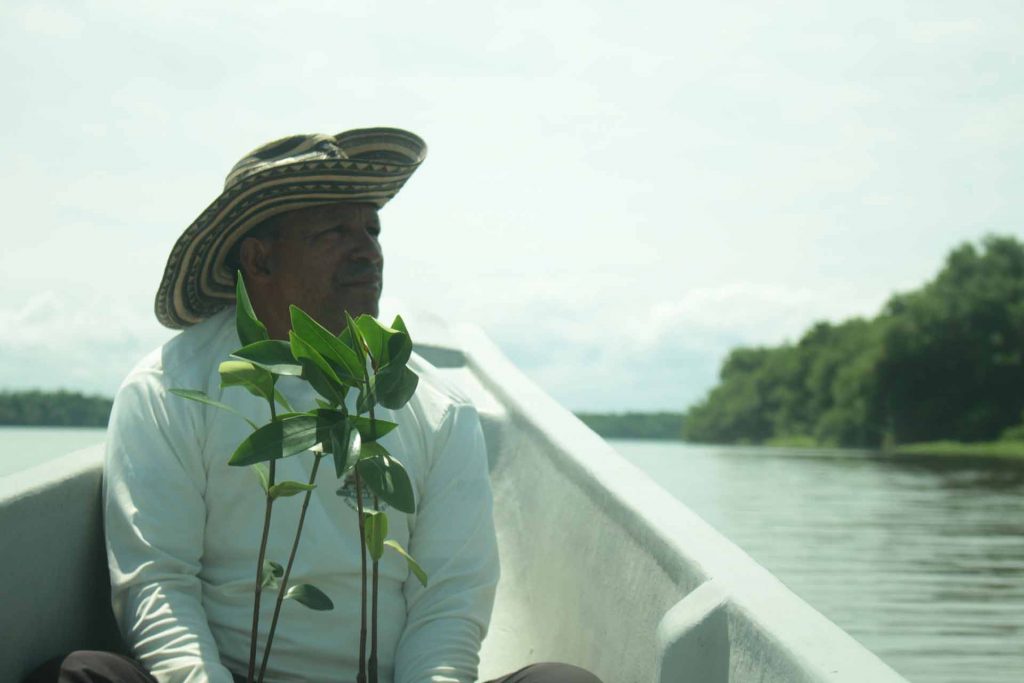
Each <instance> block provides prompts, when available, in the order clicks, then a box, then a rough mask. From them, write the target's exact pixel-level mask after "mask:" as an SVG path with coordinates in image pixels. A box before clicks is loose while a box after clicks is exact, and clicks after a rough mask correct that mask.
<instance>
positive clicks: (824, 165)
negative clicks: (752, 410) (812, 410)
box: [0, 0, 1024, 411]
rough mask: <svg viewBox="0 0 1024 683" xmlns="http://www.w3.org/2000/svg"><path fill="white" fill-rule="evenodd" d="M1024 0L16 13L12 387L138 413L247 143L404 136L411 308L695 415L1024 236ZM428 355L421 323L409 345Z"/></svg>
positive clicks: (394, 291)
mask: <svg viewBox="0 0 1024 683" xmlns="http://www.w3.org/2000/svg"><path fill="white" fill-rule="evenodd" d="M1022 26H1024V5H1022V4H1021V3H1019V2H1016V1H1014V2H970V3H968V2H961V1H958V2H937V1H935V0H927V1H919V2H894V1H892V0H885V1H862V2H856V3H854V2H821V1H817V2H785V3H782V2H780V3H769V2H764V1H763V0H758V1H756V2H714V3H709V2H699V3H696V2H679V1H671V2H659V3H652V2H630V3H626V2H604V1H600V0H598V1H595V0H587V1H586V2H539V3H533V2H529V1H524V0H516V1H515V2H479V1H467V2H458V3H456V2H426V1H423V0H420V1H418V2H415V3H395V2H390V3H381V2H348V1H347V2H330V3H301V2H289V3H282V2H263V1H261V0H256V1H254V0H246V1H245V2H217V3H213V4H212V6H211V3H208V2H206V1H204V2H191V1H178V2H174V3H168V2H160V3H157V2H140V1H138V0H135V1H133V2H84V1H83V2H73V3H72V2H43V1H39V0H33V1H32V2H20V1H18V0H6V1H5V2H4V3H3V5H2V8H0V76H2V83H3V101H4V103H5V104H4V106H3V107H2V108H0V131H2V132H0V152H2V159H3V160H4V162H5V163H4V164H3V166H2V167H0V174H2V179H3V205H4V209H5V212H4V216H3V219H2V223H0V273H2V280H0V295H2V296H0V388H26V387H43V388H57V387H68V388H73V389H79V390H85V391H89V392H99V393H103V394H107V395H112V394H113V392H114V391H115V390H116V388H117V385H118V384H119V382H120V380H121V378H122V377H123V376H124V374H125V373H126V372H127V371H128V369H130V367H131V366H132V365H133V364H134V362H135V361H136V360H137V359H138V358H139V357H141V356H142V355H143V354H144V353H145V352H146V351H148V350H149V349H151V348H154V347H156V346H158V345H159V344H161V343H162V342H163V341H165V340H166V339H168V338H169V337H170V336H171V334H173V333H172V332H171V331H169V330H165V329H164V328H162V327H160V325H159V324H158V323H157V322H156V320H155V318H154V316H153V313H152V310H153V296H154V294H155V291H156V288H157V284H158V283H159V280H160V276H161V273H162V271H163V267H164V263H165V262H166V258H167V254H168V252H169V250H170V248H171V246H172V244H173V243H174V241H175V240H176V238H177V237H178V235H179V234H180V233H181V231H182V230H184V228H185V227H186V226H187V225H188V224H189V223H191V222H192V221H193V220H194V219H195V218H196V216H198V214H199V213H200V212H201V211H202V210H203V209H204V208H205V207H206V206H207V205H208V204H209V203H210V202H211V201H212V200H213V199H214V198H215V197H216V196H217V194H218V193H219V191H220V188H221V186H222V184H223V179H224V176H225V174H226V173H227V171H228V170H229V169H230V167H231V166H232V165H233V164H234V163H235V161H237V160H238V159H239V158H240V157H241V156H242V155H243V154H244V153H245V152H247V151H248V150H250V149H252V148H254V147H256V146H258V145H260V144H262V143H264V142H266V141H269V140H271V139H274V138H278V137H282V136H284V135H287V134H291V133H295V132H321V133H336V132H339V131H341V130H345V129H349V128H356V127H362V126H372V125H392V126H399V127H403V128H407V129H409V130H412V131H414V132H416V133H418V134H419V135H421V136H422V137H423V138H425V139H426V140H427V142H428V144H429V147H430V153H429V156H428V158H427V160H426V162H425V163H424V165H423V166H422V167H421V169H420V170H419V171H418V172H417V174H416V175H415V176H414V177H413V178H412V180H411V181H410V182H409V184H408V185H407V186H406V188H405V189H404V190H403V191H402V193H401V194H400V195H399V197H398V198H397V199H396V200H395V201H394V202H393V203H392V204H390V205H389V206H388V207H387V208H385V210H384V211H383V212H382V215H381V217H382V221H383V224H384V233H383V243H384V248H385V253H386V258H387V267H386V278H385V279H386V290H385V295H386V296H387V297H391V298H395V299H397V300H398V301H399V302H400V304H399V305H400V306H407V307H410V308H415V309H427V310H430V311H434V312H436V313H439V314H441V315H444V316H446V317H448V318H450V319H452V320H455V321H472V322H476V323H478V324H479V325H481V326H482V327H483V328H484V329H485V330H486V331H487V332H488V333H489V334H490V335H491V337H492V338H493V339H494V340H495V341H496V342H497V343H498V344H499V345H500V346H501V347H502V348H503V349H504V350H505V352H506V353H507V354H508V355H509V356H510V357H511V358H512V360H513V361H515V362H516V363H517V364H518V365H519V366H520V367H521V368H522V369H523V370H524V371H526V373H527V374H528V375H530V376H531V377H532V378H533V379H534V380H535V381H537V382H538V383H540V384H541V386H543V387H544V388H546V389H547V390H548V391H549V392H550V393H551V394H552V395H554V396H555V397H556V398H557V399H559V400H560V401H561V402H562V403H564V404H565V405H567V406H568V407H570V408H573V409H577V410H579V409H591V410H608V411H622V410H656V409H667V410H682V409H683V408H685V407H686V406H688V405H689V404H691V403H692V402H693V401H695V400H697V399H699V398H700V397H701V396H703V395H704V394H705V393H706V392H707V390H708V389H709V388H710V387H711V386H712V385H713V384H714V382H715V379H716V376H717V370H718V366H719V364H720V362H721V360H722V358H723V357H724V355H725V353H727V351H728V350H729V349H730V348H731V347H733V346H735V345H737V344H775V343H779V342H781V341H783V340H786V339H795V338H797V337H798V336H799V335H800V333H801V331H802V330H804V329H805V328H806V327H807V326H809V325H810V324H811V323H813V322H814V321H816V320H821V319H829V320H841V319H843V318H845V317H848V316H851V315H873V314H874V313H876V312H877V311H878V309H879V307H880V306H881V305H882V304H883V303H884V301H885V300H886V299H887V298H888V296H889V295H890V294H891V293H892V292H894V291H899V290H906V289H910V288H914V287H917V286H919V285H921V284H922V283H923V282H925V281H926V280H927V279H928V278H930V277H932V276H933V275H934V274H935V273H936V272H937V270H938V269H939V267H940V266H941V264H942V260H943V257H944V256H945V254H946V253H947V252H948V251H949V250H950V249H951V248H952V247H954V246H956V245H957V244H959V243H961V242H964V241H967V240H972V241H973V240H978V239H980V238H981V237H982V236H984V235H985V234H988V233H999V234H1011V235H1016V236H1018V237H1022V236H1024V221H1022V218H1024V203H1022V201H1021V188H1022V187H1024V154H1022V152H1024V143H1022V140H1024V135H1022V133H1024V59H1022V57H1024V40H1022V39H1021V27H1022ZM413 334H414V336H415V330H413Z"/></svg>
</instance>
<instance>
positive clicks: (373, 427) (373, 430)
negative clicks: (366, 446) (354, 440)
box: [348, 415, 398, 442]
mask: <svg viewBox="0 0 1024 683" xmlns="http://www.w3.org/2000/svg"><path fill="white" fill-rule="evenodd" d="M348 419H349V422H351V423H352V426H353V427H355V428H356V429H358V430H359V436H360V438H362V440H363V441H366V442H368V441H376V440H377V439H379V438H381V437H382V436H384V435H385V434H387V433H388V432H390V431H392V430H394V429H395V428H396V427H397V426H398V425H397V424H395V423H394V422H388V421H387V420H371V419H370V418H368V417H361V416H354V415H350V416H349V418H348Z"/></svg>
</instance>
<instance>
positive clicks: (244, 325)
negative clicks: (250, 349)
mask: <svg viewBox="0 0 1024 683" xmlns="http://www.w3.org/2000/svg"><path fill="white" fill-rule="evenodd" d="M235 277H236V281H237V282H236V285H235V299H236V306H235V329H236V330H237V331H238V339H239V340H240V341H241V342H242V345H243V346H248V345H249V344H253V343H255V342H258V341H263V340H264V339H270V335H269V334H268V333H267V327H266V325H264V324H263V323H261V322H260V321H259V319H258V318H257V317H256V312H255V311H253V310H252V302H251V301H249V293H248V292H246V291H245V279H244V278H243V277H242V271H240V270H239V271H238V272H237V275H236V276H235Z"/></svg>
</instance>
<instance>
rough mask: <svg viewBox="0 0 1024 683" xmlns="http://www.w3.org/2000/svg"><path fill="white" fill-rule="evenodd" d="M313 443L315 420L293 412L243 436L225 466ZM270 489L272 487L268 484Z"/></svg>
mask: <svg viewBox="0 0 1024 683" xmlns="http://www.w3.org/2000/svg"><path fill="white" fill-rule="evenodd" d="M316 444H317V419H316V417H313V416H312V415H296V416H294V417H289V418H285V419H281V420H275V421H274V422H270V423H269V424H265V425H263V426H262V427H260V428H259V429H257V430H256V431H255V432H253V433H252V434H250V435H249V436H248V437H246V439H245V441H243V442H242V443H240V444H239V445H238V448H236V449H235V452H234V453H233V454H232V455H231V459H230V460H228V464H229V465H235V466H241V465H252V464H255V463H258V462H266V461H268V460H277V459H278V458H287V457H288V456H290V455H295V454H296V453H301V452H302V451H305V450H308V449H310V448H312V447H313V446H314V445H316ZM271 488H273V487H271Z"/></svg>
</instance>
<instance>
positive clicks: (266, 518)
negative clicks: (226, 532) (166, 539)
mask: <svg viewBox="0 0 1024 683" xmlns="http://www.w3.org/2000/svg"><path fill="white" fill-rule="evenodd" d="M276 419H277V411H276V410H275V409H274V402H273V401H271V402H270V421H271V422H274V421H275V420H276ZM276 465H277V462H276V461H274V460H271V461H270V468H269V469H270V474H269V476H268V477H267V479H268V481H269V482H270V485H269V486H268V487H267V488H270V486H273V485H274V476H275V475H276V474H277V467H276ZM273 506H274V499H273V498H271V497H270V493H267V507H266V511H265V512H264V513H263V538H262V539H261V540H260V554H259V557H258V558H257V559H256V592H255V594H254V595H253V601H252V602H253V604H252V635H251V636H250V639H249V673H248V674H247V675H246V679H245V680H246V683H253V675H254V674H255V673H256V637H257V635H258V634H259V628H260V596H261V595H262V593H263V560H264V558H265V557H266V555H267V537H268V536H269V535H270V513H271V510H272V508H273Z"/></svg>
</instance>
